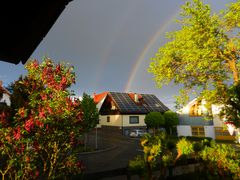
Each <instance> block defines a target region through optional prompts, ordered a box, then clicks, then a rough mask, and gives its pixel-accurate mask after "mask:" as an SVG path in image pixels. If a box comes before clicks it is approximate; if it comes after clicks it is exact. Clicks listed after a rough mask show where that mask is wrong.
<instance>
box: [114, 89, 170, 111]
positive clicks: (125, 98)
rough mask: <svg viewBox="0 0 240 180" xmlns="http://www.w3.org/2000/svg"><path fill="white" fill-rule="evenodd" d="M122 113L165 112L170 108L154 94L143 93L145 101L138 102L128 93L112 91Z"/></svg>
mask: <svg viewBox="0 0 240 180" xmlns="http://www.w3.org/2000/svg"><path fill="white" fill-rule="evenodd" d="M110 94H111V96H112V98H113V100H114V101H115V103H116V104H117V106H118V108H119V110H120V112H121V113H135V114H136V113H140V114H141V113H144V114H145V113H148V112H153V111H158V112H164V111H167V110H168V108H167V107H166V106H165V105H164V104H163V103H162V102H161V101H160V100H159V99H158V98H157V97H156V96H155V95H152V94H142V97H143V101H144V103H143V104H142V105H138V104H136V103H135V102H134V101H133V100H132V99H131V98H130V96H129V95H128V93H118V92H110Z"/></svg>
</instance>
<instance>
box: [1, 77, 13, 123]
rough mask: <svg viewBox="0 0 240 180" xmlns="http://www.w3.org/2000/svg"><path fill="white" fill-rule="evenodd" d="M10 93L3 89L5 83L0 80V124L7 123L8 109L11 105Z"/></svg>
mask: <svg viewBox="0 0 240 180" xmlns="http://www.w3.org/2000/svg"><path fill="white" fill-rule="evenodd" d="M10 95H11V94H10V92H9V91H8V90H7V89H5V88H4V87H3V83H2V81H1V80H0V123H1V124H3V123H4V122H5V118H6V116H7V112H6V107H8V106H10V105H11V100H10Z"/></svg>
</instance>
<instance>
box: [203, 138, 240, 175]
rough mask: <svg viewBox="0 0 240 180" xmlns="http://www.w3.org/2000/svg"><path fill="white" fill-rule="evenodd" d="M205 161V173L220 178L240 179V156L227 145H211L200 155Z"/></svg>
mask: <svg viewBox="0 0 240 180" xmlns="http://www.w3.org/2000/svg"><path fill="white" fill-rule="evenodd" d="M199 156H200V158H201V159H202V160H203V163H204V166H205V169H204V170H205V171H207V172H209V173H210V174H212V175H218V176H219V177H229V176H230V177H232V178H233V179H239V178H240V159H239V158H240V156H239V154H238V153H237V152H236V151H235V150H234V148H233V147H231V146H229V145H226V144H216V143H214V142H212V143H211V146H206V147H205V148H204V149H203V150H202V151H201V152H200V153H199Z"/></svg>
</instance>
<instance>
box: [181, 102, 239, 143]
mask: <svg viewBox="0 0 240 180" xmlns="http://www.w3.org/2000/svg"><path fill="white" fill-rule="evenodd" d="M220 111H221V106H220V105H211V108H210V111H209V110H208V109H207V108H206V101H204V100H198V99H197V98H196V99H194V100H192V101H191V102H190V103H188V104H187V105H186V106H184V107H183V108H182V109H180V110H178V111H177V113H178V116H179V125H178V126H177V132H178V136H197V137H211V138H212V139H218V140H235V136H234V135H230V133H229V131H228V130H227V127H226V125H225V123H224V120H223V119H222V118H221V117H220Z"/></svg>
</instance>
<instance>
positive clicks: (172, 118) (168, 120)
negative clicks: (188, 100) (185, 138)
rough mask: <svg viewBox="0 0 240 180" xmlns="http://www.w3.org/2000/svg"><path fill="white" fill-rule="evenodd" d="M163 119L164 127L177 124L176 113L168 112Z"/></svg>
mask: <svg viewBox="0 0 240 180" xmlns="http://www.w3.org/2000/svg"><path fill="white" fill-rule="evenodd" d="M163 116H164V118H165V125H166V126H176V125H178V123H179V118H178V115H177V113H175V112H173V111H171V110H168V111H166V112H165V113H164V114H163Z"/></svg>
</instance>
